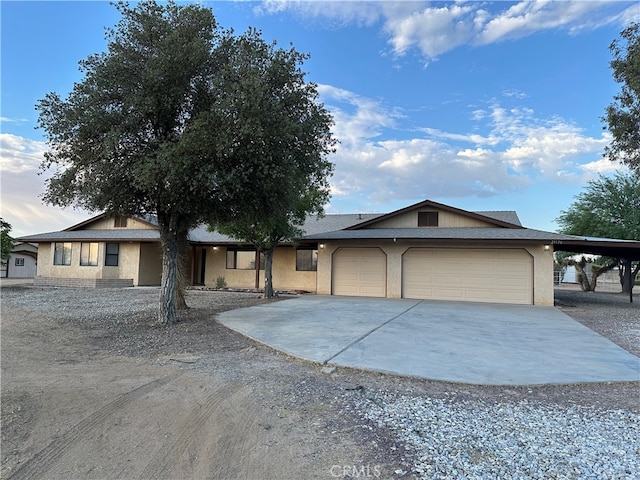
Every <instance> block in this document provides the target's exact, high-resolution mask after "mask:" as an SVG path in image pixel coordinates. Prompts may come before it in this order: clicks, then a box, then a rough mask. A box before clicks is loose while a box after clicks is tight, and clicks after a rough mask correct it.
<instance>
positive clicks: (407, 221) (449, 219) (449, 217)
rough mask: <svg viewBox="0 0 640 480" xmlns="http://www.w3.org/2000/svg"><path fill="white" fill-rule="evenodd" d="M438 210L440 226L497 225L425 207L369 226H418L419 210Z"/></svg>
mask: <svg viewBox="0 0 640 480" xmlns="http://www.w3.org/2000/svg"><path fill="white" fill-rule="evenodd" d="M436 211H437V212H438V227H442V228H446V227H495V225H491V224H490V223H488V222H483V221H482V220H477V219H475V218H469V217H465V216H463V215H456V214H455V213H452V212H447V211H443V210H437V209H429V208H424V209H421V210H414V211H412V212H407V213H405V214H403V215H397V216H394V217H392V218H388V219H386V220H381V221H380V222H376V223H374V224H372V225H370V226H369V227H367V228H416V227H417V226H418V212H436ZM424 228H429V227H424Z"/></svg>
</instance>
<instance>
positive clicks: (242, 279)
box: [205, 247, 316, 292]
mask: <svg viewBox="0 0 640 480" xmlns="http://www.w3.org/2000/svg"><path fill="white" fill-rule="evenodd" d="M226 258H227V249H226V248H225V247H218V248H217V249H215V250H214V249H213V248H212V247H209V248H208V250H207V258H206V269H205V285H206V286H209V287H215V285H216V279H217V278H218V277H224V279H225V282H226V284H227V287H230V288H254V287H255V283H256V272H255V270H237V269H227V268H226ZM259 286H260V288H262V287H264V270H260V280H259ZM273 288H274V289H275V290H306V291H309V292H315V291H316V272H298V271H296V251H295V249H294V248H293V247H279V248H276V250H275V251H274V253H273Z"/></svg>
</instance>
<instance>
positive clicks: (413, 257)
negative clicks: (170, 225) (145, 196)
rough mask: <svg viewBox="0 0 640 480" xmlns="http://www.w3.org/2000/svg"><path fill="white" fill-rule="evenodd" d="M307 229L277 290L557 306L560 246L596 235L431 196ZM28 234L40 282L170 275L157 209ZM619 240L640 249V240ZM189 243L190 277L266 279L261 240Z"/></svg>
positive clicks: (282, 260) (243, 283) (234, 281)
mask: <svg viewBox="0 0 640 480" xmlns="http://www.w3.org/2000/svg"><path fill="white" fill-rule="evenodd" d="M304 231H305V234H304V235H303V236H302V238H300V239H299V240H298V241H297V242H296V243H295V245H291V244H283V245H282V246H279V247H278V248H277V249H276V250H275V252H274V257H273V284H274V288H276V289H277V290H298V291H308V292H312V293H317V294H327V295H353V296H370V297H389V298H424V299H438V300H456V301H474V302H497V303H513V304H534V305H553V250H554V245H556V244H558V245H563V246H568V245H570V244H580V245H582V244H583V243H584V242H586V241H587V240H586V239H580V238H578V237H573V236H568V235H562V234H558V233H552V232H544V231H540V230H532V229H527V228H524V227H523V226H522V225H521V224H520V221H519V219H518V216H517V215H516V213H515V212H512V211H501V212H470V211H466V210H461V209H458V208H454V207H450V206H447V205H443V204H440V203H436V202H431V201H428V200H427V201H424V202H420V203H418V204H415V205H412V206H409V207H407V208H403V209H400V210H397V211H395V212H391V213H389V214H350V215H326V216H324V217H321V218H316V217H310V218H309V219H308V220H307V222H306V223H305V225H304ZM21 240H23V241H29V242H38V243H39V244H40V262H39V264H38V274H37V277H36V278H35V280H34V283H35V284H39V285H69V286H98V287H99V286H138V285H158V284H159V283H160V277H161V270H162V265H161V264H162V262H161V252H160V237H159V232H158V227H157V224H156V223H155V221H154V220H153V219H151V218H148V219H139V218H115V219H114V218H109V217H107V216H105V215H99V216H97V217H94V218H92V219H90V220H87V221H86V222H83V223H81V224H78V225H74V226H73V227H70V228H68V229H66V230H63V231H61V232H53V233H45V234H40V235H32V236H29V237H23V238H22V239H21ZM581 242H582V243H581ZM611 242H617V243H616V246H620V245H622V247H620V248H625V249H628V248H633V249H636V248H637V251H638V252H640V242H625V243H621V242H618V241H611ZM189 243H190V251H189V272H190V276H191V283H192V284H194V285H206V286H216V282H217V280H218V279H219V278H220V279H222V278H223V279H224V281H225V283H226V285H227V286H228V287H232V288H255V287H256V286H258V285H264V270H258V274H257V275H256V269H255V265H256V262H260V260H259V258H256V257H257V256H256V251H255V248H253V247H252V246H251V245H247V244H246V243H244V242H242V241H238V240H236V239H233V238H230V237H227V236H224V235H222V234H220V233H218V232H209V231H208V229H207V228H206V226H201V227H198V228H196V229H194V230H192V231H191V232H190V234H189ZM636 244H637V245H636ZM594 245H595V247H593V248H601V247H602V248H605V247H606V246H607V245H609V243H608V241H605V240H603V239H599V240H598V241H597V242H595V243H594ZM572 246H573V245H572ZM559 249H561V248H559ZM625 251H626V250H625ZM636 253H637V252H636Z"/></svg>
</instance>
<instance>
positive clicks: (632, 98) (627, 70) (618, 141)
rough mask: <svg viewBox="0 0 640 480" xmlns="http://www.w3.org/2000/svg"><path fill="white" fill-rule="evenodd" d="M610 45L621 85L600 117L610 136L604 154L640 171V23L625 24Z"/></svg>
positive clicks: (617, 80) (612, 66)
mask: <svg viewBox="0 0 640 480" xmlns="http://www.w3.org/2000/svg"><path fill="white" fill-rule="evenodd" d="M609 49H610V50H611V52H612V54H613V60H612V61H611V69H612V70H613V78H614V79H615V81H616V82H618V83H621V84H622V88H621V90H620V93H618V94H617V95H615V96H614V101H613V102H612V103H611V104H610V105H609V106H608V107H607V110H606V116H605V117H603V121H605V122H606V123H607V128H608V130H609V131H610V132H611V135H612V137H613V139H612V141H611V144H610V145H608V146H607V147H606V148H605V156H606V157H608V158H609V159H610V160H612V161H620V162H622V163H624V164H626V165H627V166H629V167H630V168H632V169H634V170H635V171H636V172H639V173H640V24H639V23H632V24H631V25H629V26H628V27H627V28H625V29H624V30H623V31H622V32H621V33H620V38H619V39H616V40H614V41H613V42H612V43H611V45H610V47H609Z"/></svg>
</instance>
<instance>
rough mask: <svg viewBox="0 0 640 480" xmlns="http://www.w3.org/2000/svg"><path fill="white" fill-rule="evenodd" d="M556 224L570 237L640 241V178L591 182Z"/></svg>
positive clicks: (602, 178)
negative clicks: (581, 236) (580, 236)
mask: <svg viewBox="0 0 640 480" xmlns="http://www.w3.org/2000/svg"><path fill="white" fill-rule="evenodd" d="M556 221H557V222H558V224H559V225H560V227H561V228H560V231H561V232H562V233H566V234H569V235H584V236H592V237H603V238H618V239H623V240H640V174H635V173H628V174H624V173H617V174H616V175H615V176H613V177H605V176H602V175H601V176H600V177H599V178H598V179H597V180H593V181H590V182H589V183H588V185H587V187H586V189H585V190H584V191H583V192H581V193H580V194H578V195H577V196H576V197H575V200H574V202H573V203H572V204H571V206H570V207H569V208H568V209H567V210H564V211H562V212H561V214H560V216H559V217H558V218H557V219H556Z"/></svg>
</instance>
